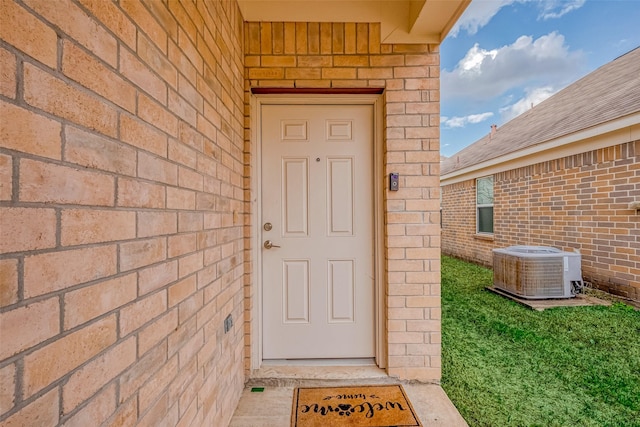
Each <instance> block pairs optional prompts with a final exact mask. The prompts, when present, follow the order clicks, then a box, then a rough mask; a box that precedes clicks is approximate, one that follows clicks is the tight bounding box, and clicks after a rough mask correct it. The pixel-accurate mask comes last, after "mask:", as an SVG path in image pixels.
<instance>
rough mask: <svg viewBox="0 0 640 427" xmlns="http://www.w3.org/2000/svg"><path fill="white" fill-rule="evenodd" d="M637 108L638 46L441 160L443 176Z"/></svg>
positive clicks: (639, 92)
mask: <svg viewBox="0 0 640 427" xmlns="http://www.w3.org/2000/svg"><path fill="white" fill-rule="evenodd" d="M638 111H640V47H639V48H636V49H634V50H632V51H631V52H628V53H626V54H624V55H622V56H620V57H619V58H617V59H615V60H613V61H611V62H609V63H608V64H605V65H603V66H602V67H600V68H598V69H597V70H595V71H593V72H592V73H590V74H588V75H587V76H585V77H583V78H582V79H580V80H578V81H576V82H575V83H573V84H571V85H569V86H567V87H566V88H564V89H563V90H561V91H560V92H558V93H556V94H555V95H553V96H551V97H549V98H548V99H546V100H545V101H543V102H541V103H540V104H538V105H536V106H535V107H533V108H532V109H530V110H529V111H527V112H525V113H523V114H521V115H520V116H518V117H516V118H515V119H513V120H511V121H509V122H507V123H506V124H504V125H502V126H501V127H499V128H498V130H497V131H496V132H495V133H494V135H493V136H492V137H491V136H490V134H487V136H485V137H483V138H481V139H479V140H478V141H476V142H474V143H473V144H471V145H470V146H468V147H466V148H464V149H463V150H461V151H459V152H458V153H456V154H454V155H453V156H451V157H449V158H448V159H447V160H445V161H444V162H443V163H442V169H441V175H446V174H448V173H451V172H455V171H457V170H459V169H463V168H466V167H469V166H473V165H476V164H478V163H482V162H484V161H487V160H491V159H495V158H497V157H500V156H503V155H505V154H509V153H513V152H515V151H518V150H522V149H524V148H527V147H531V146H534V145H536V144H540V143H543V142H545V141H549V140H552V139H555V138H559V137H562V136H565V135H569V134H572V133H574V132H578V131H582V130H585V129H587V128H590V127H593V126H597V125H601V124H603V123H606V122H609V121H611V120H615V119H618V118H621V117H624V116H627V115H629V114H632V113H636V112H638Z"/></svg>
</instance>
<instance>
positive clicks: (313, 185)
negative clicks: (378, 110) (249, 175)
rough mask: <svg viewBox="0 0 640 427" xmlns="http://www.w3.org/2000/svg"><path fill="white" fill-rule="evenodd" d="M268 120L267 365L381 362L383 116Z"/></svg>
mask: <svg viewBox="0 0 640 427" xmlns="http://www.w3.org/2000/svg"><path fill="white" fill-rule="evenodd" d="M261 118H262V127H261V141H262V165H261V170H262V179H261V182H262V184H261V185H262V187H261V191H262V198H261V199H262V207H261V209H262V219H263V222H264V223H267V222H268V223H271V225H272V228H271V229H270V230H266V228H262V229H261V234H262V241H263V242H264V241H266V240H270V241H272V243H273V245H274V246H273V247H271V248H270V249H267V248H265V247H264V246H263V247H262V273H263V277H262V287H263V288H262V289H263V292H262V295H263V301H262V303H263V310H262V312H263V358H264V359H284V358H286V359H295V358H302V359H304V358H314V359H315V358H364V357H373V356H374V352H375V346H374V344H375V338H374V329H375V328H374V279H373V277H374V263H373V185H372V180H373V165H372V163H373V162H372V153H373V107H372V106H370V105H263V106H262V111H261ZM267 228H268V227H267Z"/></svg>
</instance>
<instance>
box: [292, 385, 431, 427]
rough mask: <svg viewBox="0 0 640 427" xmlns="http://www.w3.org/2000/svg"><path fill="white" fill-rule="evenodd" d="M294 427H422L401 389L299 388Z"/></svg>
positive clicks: (362, 387)
mask: <svg viewBox="0 0 640 427" xmlns="http://www.w3.org/2000/svg"><path fill="white" fill-rule="evenodd" d="M291 426H292V427H315V426H318V427H320V426H322V427H326V426H350V427H356V426H357V427H390V426H398V427H400V426H422V424H421V423H420V420H419V419H418V417H417V415H416V413H415V411H414V410H413V406H411V402H409V399H408V398H407V394H406V393H405V391H404V389H403V388H402V386H401V385H399V384H397V385H381V386H347V387H298V388H296V389H295V390H294V391H293V409H292V411H291Z"/></svg>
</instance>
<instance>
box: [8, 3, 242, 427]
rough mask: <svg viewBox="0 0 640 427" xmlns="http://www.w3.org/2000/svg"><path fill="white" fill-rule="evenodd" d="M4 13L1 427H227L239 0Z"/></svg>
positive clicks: (26, 7) (232, 356)
mask: <svg viewBox="0 0 640 427" xmlns="http://www.w3.org/2000/svg"><path fill="white" fill-rule="evenodd" d="M1 10H2V13H1V14H0V20H1V21H0V39H1V40H2V41H1V43H0V61H2V66H1V68H0V138H1V140H0V283H1V286H0V341H1V345H0V424H2V425H3V426H4V425H6V426H27V425H32V426H35V425H38V426H56V425H69V426H97V425H141V426H157V425H161V424H162V425H181V426H188V425H193V426H204V425H209V426H213V425H219V426H222V425H226V424H228V422H229V420H230V417H231V415H232V413H233V410H234V409H235V405H236V403H237V401H238V398H239V395H240V392H241V390H242V388H243V384H244V372H243V359H242V351H243V336H244V329H243V315H244V306H243V280H244V273H245V272H244V265H245V263H244V252H245V247H244V241H243V238H244V234H243V233H244V232H243V227H244V224H245V217H246V212H245V206H246V205H245V198H244V197H245V195H244V185H245V182H244V179H245V177H244V175H243V174H244V169H243V166H244V162H245V158H244V153H243V150H244V132H245V131H244V123H243V115H244V93H243V92H244V90H243V87H244V85H243V79H244V66H243V61H244V54H243V51H244V40H243V31H244V30H243V26H244V24H243V23H242V19H241V16H240V12H239V9H238V7H237V5H236V3H235V2H231V1H192V0H172V1H168V2H167V1H149V0H143V1H139V0H119V1H113V2H112V1H106V0H56V1H51V0H23V1H14V0H1ZM228 314H232V315H233V318H234V321H235V324H234V327H233V329H232V330H231V331H230V332H229V333H227V334H225V333H224V331H223V320H224V318H225V317H226V316H227V315H228Z"/></svg>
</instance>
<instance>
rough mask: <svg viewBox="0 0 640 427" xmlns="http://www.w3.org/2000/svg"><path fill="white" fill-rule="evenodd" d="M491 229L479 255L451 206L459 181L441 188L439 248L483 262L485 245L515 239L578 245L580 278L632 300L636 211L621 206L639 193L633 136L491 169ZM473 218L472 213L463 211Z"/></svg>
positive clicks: (639, 254)
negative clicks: (513, 166) (474, 253)
mask: <svg viewBox="0 0 640 427" xmlns="http://www.w3.org/2000/svg"><path fill="white" fill-rule="evenodd" d="M494 182H495V187H494V198H495V200H494V215H495V216H494V237H495V241H494V242H492V243H491V244H490V245H486V246H485V247H484V248H483V249H482V250H481V252H482V254H483V255H481V256H478V257H474V256H471V255H470V249H469V248H471V247H478V242H477V241H476V238H474V236H473V233H472V232H471V231H470V229H469V228H470V227H471V225H469V226H468V227H467V229H466V230H465V229H463V228H462V226H461V224H460V221H459V217H458V216H459V215H460V214H466V215H468V214H469V212H463V210H465V211H471V212H472V211H473V209H472V207H469V206H470V205H471V203H472V202H473V199H472V198H468V197H467V198H464V200H465V202H464V203H462V202H461V203H460V205H461V206H460V207H459V208H455V207H454V206H453V205H455V203H454V200H455V198H456V197H458V194H461V191H459V190H458V191H456V189H458V188H461V187H465V188H469V192H471V193H473V192H474V191H475V190H474V188H472V187H474V186H475V184H474V183H473V182H472V181H466V182H464V183H460V184H453V185H450V186H446V187H444V189H443V220H444V223H443V252H445V253H447V254H452V255H455V256H460V257H462V258H466V259H471V260H474V261H478V262H481V263H484V264H487V265H490V263H491V249H493V248H494V247H506V246H511V245H517V244H524V245H537V246H553V247H557V248H559V249H562V250H567V251H573V250H574V249H578V250H579V251H580V253H581V254H582V275H583V278H584V279H585V280H587V281H589V282H592V283H593V284H594V285H596V286H597V287H599V288H601V289H603V290H605V291H608V292H611V293H614V294H617V295H621V296H624V297H626V298H631V299H634V300H636V301H638V300H640V245H638V241H639V240H640V214H638V212H636V211H635V210H631V209H629V208H628V206H629V203H630V202H632V201H637V200H638V197H640V141H635V142H629V143H626V144H620V145H616V146H613V147H609V148H606V149H600V150H595V151H589V152H586V153H581V154H576V155H573V156H569V157H564V158H560V159H557V160H553V161H548V162H544V163H537V164H535V165H532V166H528V167H524V168H519V169H515V170H511V171H507V172H502V173H498V174H496V175H495V176H494ZM470 218H471V219H472V220H471V221H470V222H471V223H473V222H474V221H475V216H472V217H470Z"/></svg>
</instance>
